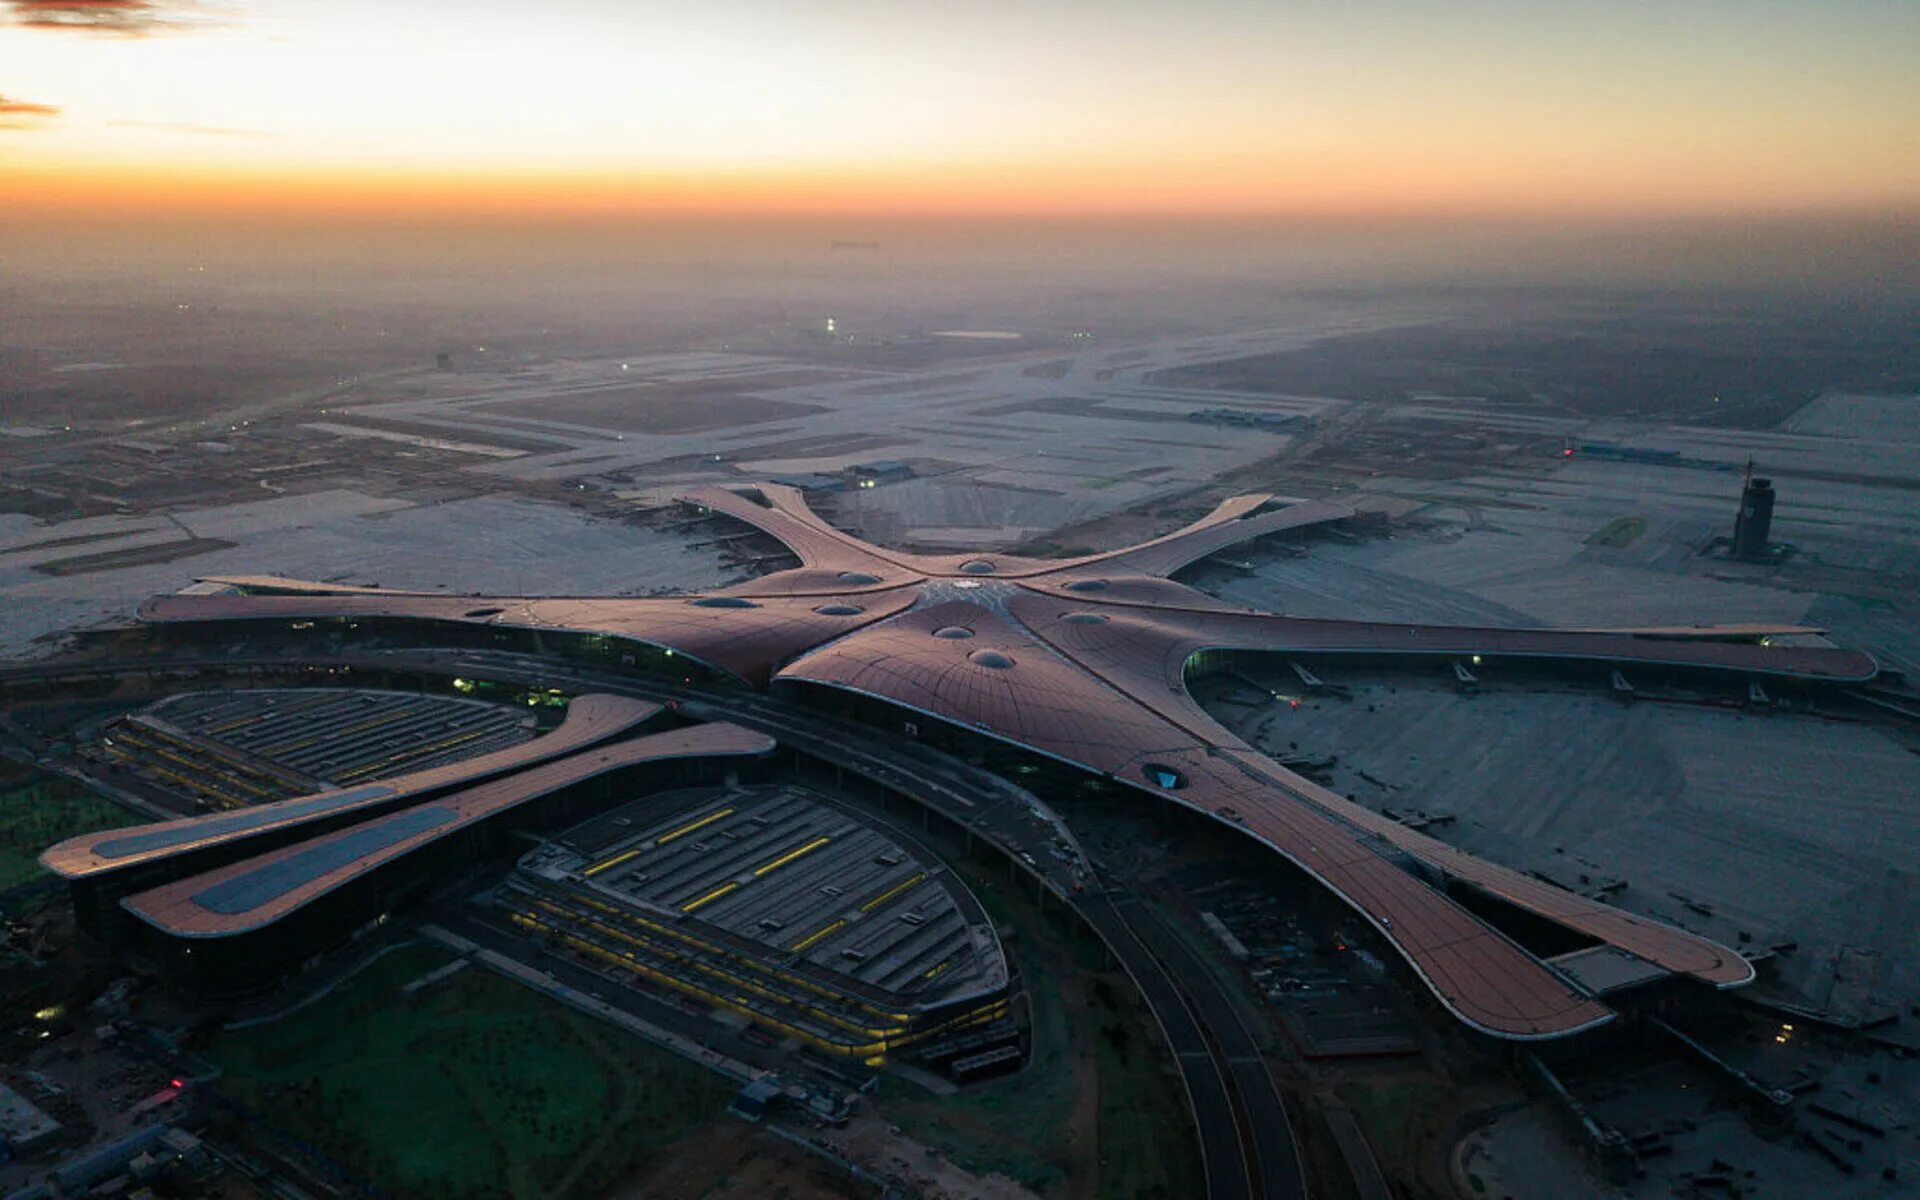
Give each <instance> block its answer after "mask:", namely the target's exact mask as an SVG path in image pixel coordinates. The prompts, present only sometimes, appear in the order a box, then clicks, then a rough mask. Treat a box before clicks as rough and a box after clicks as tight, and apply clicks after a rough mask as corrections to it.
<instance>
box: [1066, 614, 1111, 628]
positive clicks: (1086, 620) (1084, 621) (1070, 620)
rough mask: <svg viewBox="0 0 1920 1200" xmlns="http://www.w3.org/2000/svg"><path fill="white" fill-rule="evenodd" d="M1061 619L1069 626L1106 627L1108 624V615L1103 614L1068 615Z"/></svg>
mask: <svg viewBox="0 0 1920 1200" xmlns="http://www.w3.org/2000/svg"><path fill="white" fill-rule="evenodd" d="M1060 619H1061V620H1062V621H1065V622H1066V623H1067V624H1069V625H1105V624H1106V623H1107V618H1106V615H1105V614H1103V613H1090V612H1077V613H1068V614H1067V615H1065V616H1063V617H1061V618H1060Z"/></svg>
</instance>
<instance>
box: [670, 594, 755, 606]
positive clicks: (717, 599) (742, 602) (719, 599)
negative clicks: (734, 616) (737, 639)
mask: <svg viewBox="0 0 1920 1200" xmlns="http://www.w3.org/2000/svg"><path fill="white" fill-rule="evenodd" d="M687 603H688V604H691V605H693V606H694V607H695V608H759V607H760V606H759V605H758V604H755V603H754V602H753V601H751V600H748V599H746V598H745V597H743V596H702V597H700V598H699V599H698V600H689V601H687Z"/></svg>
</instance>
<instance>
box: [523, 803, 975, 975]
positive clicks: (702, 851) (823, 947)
mask: <svg viewBox="0 0 1920 1200" xmlns="http://www.w3.org/2000/svg"><path fill="white" fill-rule="evenodd" d="M634 807H635V808H636V809H637V810H639V811H642V812H646V810H645V809H644V807H642V806H634ZM618 819H619V818H618V813H614V814H608V815H606V816H603V817H600V818H598V819H597V820H596V822H595V827H596V830H599V831H604V830H606V829H607V828H608V825H609V823H610V822H611V821H614V820H618ZM564 837H565V835H563V838H564ZM590 841H591V844H593V845H594V847H595V849H594V852H593V854H592V857H591V858H589V857H587V856H585V855H582V854H579V853H577V852H576V851H574V850H573V849H571V848H568V847H565V846H563V845H561V844H559V843H556V844H555V845H554V846H552V847H551V848H550V849H549V850H547V851H545V852H542V851H536V852H535V853H534V854H530V855H528V856H527V858H526V859H523V860H522V868H523V869H530V870H534V871H537V872H538V873H539V874H541V875H543V876H545V877H547V878H549V879H559V878H569V879H573V880H577V881H578V882H579V883H580V884H581V885H582V886H589V887H591V888H592V889H593V891H594V892H596V893H598V894H600V895H602V896H607V895H611V896H614V897H617V898H619V899H622V900H625V901H627V902H629V903H633V904H636V905H638V906H640V907H641V908H643V909H644V910H646V911H648V912H649V913H653V914H662V915H667V916H669V917H672V918H673V919H697V920H698V921H700V922H703V923H705V924H709V925H712V926H715V927H718V928H719V929H721V930H724V931H726V932H727V933H729V934H732V935H735V936H737V937H740V938H744V939H747V940H749V941H752V942H755V943H758V944H759V945H760V946H761V947H762V948H763V949H764V952H765V953H766V954H768V955H770V956H775V957H782V958H793V957H798V958H800V959H803V960H805V961H807V962H809V963H812V964H814V965H815V966H818V967H821V968H823V969H826V970H829V971H832V972H834V973H837V974H840V975H844V976H848V977H850V978H852V979H855V980H858V981H860V982H862V983H865V984H867V985H869V986H872V987H875V988H878V989H881V990H883V991H885V992H889V993H896V994H902V995H907V994H915V993H921V992H927V991H942V992H944V991H948V990H951V989H953V988H955V987H964V986H966V985H968V984H969V983H974V982H978V979H979V977H980V976H981V975H983V974H985V975H993V974H995V973H1002V974H1003V973H1004V963H1003V961H1002V960H1001V959H1000V956H999V954H998V951H997V948H991V949H989V950H988V951H987V952H985V953H983V952H982V949H981V939H980V938H979V937H977V936H976V934H977V933H978V932H980V927H982V926H984V925H985V923H986V921H985V916H984V914H983V913H980V912H979V911H978V910H977V909H973V908H972V904H973V902H972V899H971V897H970V896H969V897H966V907H963V905H962V903H961V902H960V900H959V899H958V896H965V892H964V889H959V890H958V895H956V890H955V886H956V885H954V884H953V883H952V881H951V879H950V877H949V876H947V875H946V873H945V871H944V869H943V868H941V867H940V866H939V865H938V864H937V863H934V862H932V861H928V860H923V859H922V858H921V857H920V856H918V855H916V854H915V853H914V852H912V851H910V850H909V849H907V848H906V847H905V846H903V845H902V844H901V843H900V842H899V841H897V840H895V839H894V838H892V837H890V836H888V834H887V833H886V832H884V831H883V830H881V829H878V828H875V827H874V826H873V825H871V824H869V823H868V822H867V821H866V820H865V819H863V818H862V817H860V816H859V815H857V814H854V813H852V812H850V811H848V810H845V809H842V808H840V807H838V806H837V805H833V804H831V803H829V802H828V801H826V800H825V798H824V797H820V796H818V795H816V794H813V793H810V792H806V791H802V790H801V789H798V788H791V787H779V788H748V789H731V790H728V791H726V792H721V793H712V794H709V795H708V796H707V797H706V798H704V799H702V800H700V801H698V802H695V803H692V804H683V805H681V806H680V807H679V809H678V810H677V811H675V812H674V813H672V814H671V815H661V814H659V813H658V812H657V810H656V811H654V812H649V813H647V819H646V820H645V823H644V824H643V825H640V826H638V827H635V828H633V829H632V830H631V832H630V833H629V834H628V835H627V836H625V837H622V838H616V839H612V840H608V839H606V838H605V837H604V835H601V836H596V837H594V838H592V839H590ZM970 909H971V911H969V910H970ZM985 942H986V944H987V945H988V946H989V947H993V941H992V938H991V934H990V933H988V934H987V936H986V938H985ZM935 981H937V983H936V982H935Z"/></svg>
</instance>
